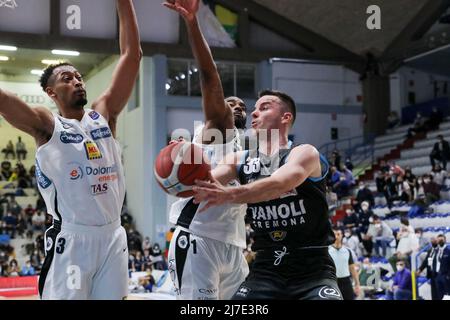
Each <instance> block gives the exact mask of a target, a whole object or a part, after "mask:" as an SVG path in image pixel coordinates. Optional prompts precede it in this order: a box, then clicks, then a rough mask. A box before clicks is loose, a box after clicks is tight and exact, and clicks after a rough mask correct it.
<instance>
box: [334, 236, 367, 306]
mask: <svg viewBox="0 0 450 320" xmlns="http://www.w3.org/2000/svg"><path fill="white" fill-rule="evenodd" d="M334 235H335V238H336V239H335V241H334V243H333V244H332V245H330V246H329V247H328V252H329V254H330V256H331V258H332V259H333V261H334V264H335V266H336V277H337V283H338V286H339V290H340V291H341V293H342V297H343V299H344V300H354V298H355V294H356V296H358V295H359V291H360V287H359V277H358V273H357V272H356V270H355V263H354V259H353V254H352V252H351V250H350V249H349V248H347V247H344V246H343V245H342V230H340V229H335V230H334ZM352 278H353V281H354V288H353V285H352Z"/></svg>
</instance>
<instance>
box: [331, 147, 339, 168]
mask: <svg viewBox="0 0 450 320" xmlns="http://www.w3.org/2000/svg"><path fill="white" fill-rule="evenodd" d="M330 163H331V165H332V166H335V167H336V168H340V167H341V154H340V153H339V150H338V149H334V151H333V153H332V154H331V161H330Z"/></svg>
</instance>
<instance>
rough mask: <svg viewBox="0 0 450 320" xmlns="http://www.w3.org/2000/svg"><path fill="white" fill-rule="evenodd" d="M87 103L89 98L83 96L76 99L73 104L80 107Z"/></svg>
mask: <svg viewBox="0 0 450 320" xmlns="http://www.w3.org/2000/svg"><path fill="white" fill-rule="evenodd" d="M87 103H88V100H87V99H86V98H83V97H81V98H79V99H78V100H76V101H75V103H74V105H73V106H74V107H75V108H77V109H78V108H83V107H84V106H85V105H87Z"/></svg>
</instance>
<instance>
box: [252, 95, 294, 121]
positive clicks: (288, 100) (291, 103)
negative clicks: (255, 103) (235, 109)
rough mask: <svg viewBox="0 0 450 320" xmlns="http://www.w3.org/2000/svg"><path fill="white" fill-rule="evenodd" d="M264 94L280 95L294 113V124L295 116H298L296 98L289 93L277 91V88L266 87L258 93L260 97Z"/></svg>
mask: <svg viewBox="0 0 450 320" xmlns="http://www.w3.org/2000/svg"><path fill="white" fill-rule="evenodd" d="M264 96H276V97H278V98H279V99H280V100H281V101H282V102H283V103H284V104H286V106H287V107H288V109H289V111H290V112H291V113H292V125H294V122H295V118H296V117H297V108H296V106H295V101H294V99H292V98H291V96H289V95H288V94H286V93H284V92H281V91H277V90H270V89H266V90H263V91H261V92H260V93H259V94H258V98H262V97H264Z"/></svg>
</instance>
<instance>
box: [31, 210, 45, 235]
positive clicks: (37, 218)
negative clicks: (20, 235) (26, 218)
mask: <svg viewBox="0 0 450 320" xmlns="http://www.w3.org/2000/svg"><path fill="white" fill-rule="evenodd" d="M31 223H32V226H33V231H41V232H44V231H45V216H44V215H43V214H42V211H41V210H38V211H36V212H35V213H34V215H33V217H32V218H31Z"/></svg>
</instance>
